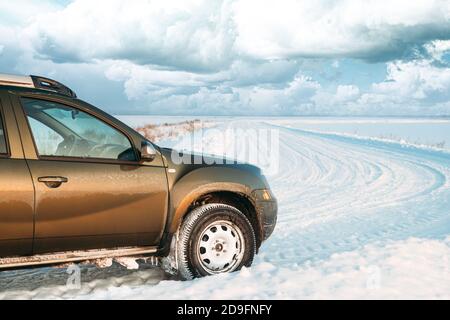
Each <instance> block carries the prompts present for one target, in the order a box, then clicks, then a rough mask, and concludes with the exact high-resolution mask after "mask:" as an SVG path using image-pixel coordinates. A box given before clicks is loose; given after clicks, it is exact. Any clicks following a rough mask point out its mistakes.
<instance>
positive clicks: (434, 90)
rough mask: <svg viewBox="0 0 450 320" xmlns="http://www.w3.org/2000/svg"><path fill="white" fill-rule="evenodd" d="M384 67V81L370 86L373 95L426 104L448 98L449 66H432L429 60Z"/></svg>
mask: <svg viewBox="0 0 450 320" xmlns="http://www.w3.org/2000/svg"><path fill="white" fill-rule="evenodd" d="M387 68H388V76H387V78H386V81H384V82H381V83H375V84H374V85H373V92H374V93H375V94H382V95H384V96H386V97H395V99H396V100H401V101H410V100H413V99H414V100H417V101H425V100H426V101H425V102H427V103H435V102H437V101H445V100H448V99H450V68H439V67H435V66H433V64H432V61H430V60H421V61H411V62H392V63H389V64H388V67H387Z"/></svg>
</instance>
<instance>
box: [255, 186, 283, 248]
mask: <svg viewBox="0 0 450 320" xmlns="http://www.w3.org/2000/svg"><path fill="white" fill-rule="evenodd" d="M253 195H254V197H255V199H256V201H255V203H256V210H257V211H258V213H259V217H260V224H261V229H262V230H261V231H262V239H261V240H262V241H264V240H267V239H268V238H269V237H270V236H271V235H272V233H273V230H274V229H275V226H276V224H277V215H278V202H277V199H276V198H275V197H274V195H273V194H272V192H270V190H268V189H264V190H255V191H254V192H253Z"/></svg>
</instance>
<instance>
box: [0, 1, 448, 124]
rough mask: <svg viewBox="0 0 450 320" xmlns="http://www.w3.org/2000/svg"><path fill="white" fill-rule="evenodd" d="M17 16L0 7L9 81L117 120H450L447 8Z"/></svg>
mask: <svg viewBox="0 0 450 320" xmlns="http://www.w3.org/2000/svg"><path fill="white" fill-rule="evenodd" d="M14 3H15V4H13V2H8V3H7V2H5V3H2V4H0V17H2V14H3V15H5V14H7V15H8V16H9V18H8V20H6V19H2V20H1V21H2V22H0V56H1V59H0V68H1V69H2V72H5V71H8V72H12V71H17V72H20V73H25V74H30V73H37V74H42V75H46V76H50V77H54V78H56V79H59V80H61V81H63V82H65V83H66V84H68V85H69V86H72V87H74V89H76V91H77V92H78V93H79V95H80V96H81V97H86V98H89V99H92V102H93V103H94V104H99V105H100V106H105V107H106V108H107V109H108V111H112V110H113V111H114V112H118V113H158V114H205V115H206V114H209V115H211V114H236V115H349V114H351V115H356V114H358V115H363V114H366V115H374V114H378V115H379V114H405V115H413V114H414V115H422V114H450V104H449V101H450V96H449V92H450V83H449V70H450V69H449V61H448V53H449V52H450V2H448V1H441V0H429V1H423V0H418V1H406V0H392V1H390V2H389V5H386V3H385V2H381V1H375V0H369V1H364V2H362V1H356V0H340V1H331V0H316V1H294V0H284V1H283V2H282V3H280V2H279V1H275V0H267V1H265V2H264V4H262V3H261V2H259V1H254V0H218V1H209V0H185V1H165V2H159V1H149V0H133V1H123V0H108V1H106V0H99V1H95V2H93V1H88V0H74V1H72V2H71V3H70V4H69V5H67V6H65V7H63V6H61V5H57V4H55V2H51V1H44V2H43V5H42V7H39V5H37V4H36V3H33V2H30V1H24V0H20V1H19V2H14ZM50 22H51V23H50ZM355 59H357V62H355V61H356V60H355ZM377 61H381V62H382V63H373V62H377ZM374 70H375V71H376V73H377V74H376V77H375V76H374V72H375V71H374ZM358 74H359V75H358ZM363 74H365V75H364V76H363ZM384 75H386V77H385V79H383V77H384ZM125 105H126V107H125Z"/></svg>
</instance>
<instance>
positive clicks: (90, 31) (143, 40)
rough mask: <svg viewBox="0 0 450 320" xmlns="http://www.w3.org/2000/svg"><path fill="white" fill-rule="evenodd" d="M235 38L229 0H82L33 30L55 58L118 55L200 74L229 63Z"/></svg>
mask: <svg viewBox="0 0 450 320" xmlns="http://www.w3.org/2000/svg"><path fill="white" fill-rule="evenodd" d="M49 21H51V23H48V22H49ZM234 38H235V30H234V24H233V21H232V19H231V12H230V7H229V2H228V1H207V0H204V1H199V0H184V1H165V2H160V1H147V0H133V1H123V0H122V1H121V0H107V1H106V0H99V1H94V2H93V1H89V0H77V1H74V2H73V3H72V4H70V5H69V6H68V7H67V8H65V9H64V10H61V11H59V12H53V13H49V14H47V15H43V16H40V17H38V18H37V19H36V21H35V22H34V23H33V24H32V25H31V26H30V28H29V39H30V41H31V42H32V43H33V45H34V48H35V50H36V52H37V54H39V55H41V56H42V57H43V58H48V59H51V60H53V61H55V62H81V61H84V62H89V61H92V60H95V59H116V60H129V61H133V62H134V63H136V64H143V65H147V64H148V65H158V66H164V67H166V68H172V69H182V70H189V71H199V72H205V71H211V70H218V69H221V68H224V67H226V66H228V65H229V64H230V63H231V61H232V52H233V51H232V46H233V43H234Z"/></svg>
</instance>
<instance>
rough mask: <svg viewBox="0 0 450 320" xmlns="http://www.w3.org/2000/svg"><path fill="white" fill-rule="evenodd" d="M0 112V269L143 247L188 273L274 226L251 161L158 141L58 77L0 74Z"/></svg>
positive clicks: (235, 252) (229, 265)
mask: <svg viewBox="0 0 450 320" xmlns="http://www.w3.org/2000/svg"><path fill="white" fill-rule="evenodd" d="M0 118H1V119H0V268H17V267H22V266H32V265H39V264H57V263H67V262H70V261H82V260H91V259H100V258H105V257H119V256H148V255H150V256H158V257H165V259H163V260H164V265H165V266H166V267H167V268H169V269H170V270H171V271H174V272H177V273H178V274H179V275H180V276H181V277H182V278H184V279H191V278H193V277H200V276H205V275H210V274H216V273H221V272H232V271H235V270H239V269H240V268H241V267H242V266H249V265H251V263H252V260H253V257H254V255H255V253H256V252H257V250H258V248H259V246H260V245H261V242H262V241H264V240H265V239H267V238H268V237H269V236H270V234H271V233H272V231H273V229H274V227H275V223H276V216H277V202H276V200H275V198H274V196H273V194H272V192H271V191H270V189H269V186H268V184H267V181H266V179H265V178H264V176H262V175H261V171H260V170H259V169H258V168H257V167H254V166H251V165H248V164H240V163H231V164H230V163H228V161H223V159H220V158H211V157H209V158H206V157H203V156H195V155H191V154H179V153H178V152H175V151H174V150H171V149H165V148H159V147H158V146H156V145H155V144H153V143H152V142H150V141H148V140H146V139H145V138H144V137H143V136H141V135H140V134H139V133H138V132H136V131H135V130H133V129H131V128H130V127H128V126H127V125H125V124H123V123H122V122H120V121H119V120H117V119H116V118H114V117H112V116H110V115H108V114H107V113H105V112H103V111H102V110H100V109H98V108H96V107H94V106H92V105H90V104H88V103H86V102H83V101H81V100H79V99H77V98H76V95H75V93H74V92H73V91H72V90H70V89H69V88H67V87H66V86H64V85H62V84H61V83H59V82H57V81H54V80H51V79H46V78H43V77H37V76H11V75H0ZM180 159H182V161H179V160H180Z"/></svg>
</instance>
